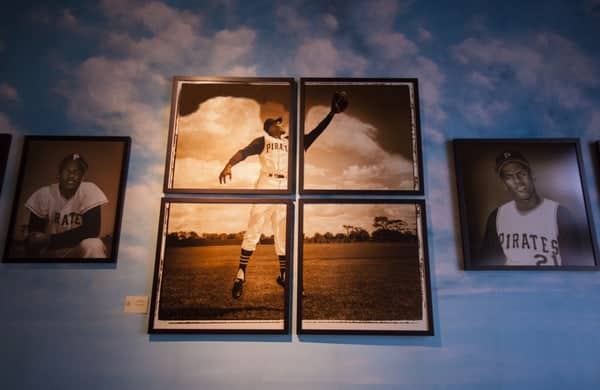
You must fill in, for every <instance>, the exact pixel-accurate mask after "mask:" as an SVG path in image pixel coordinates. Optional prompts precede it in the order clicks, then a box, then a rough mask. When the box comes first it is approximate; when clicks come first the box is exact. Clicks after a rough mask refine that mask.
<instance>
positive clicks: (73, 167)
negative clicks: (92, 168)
mask: <svg viewBox="0 0 600 390" xmlns="http://www.w3.org/2000/svg"><path fill="white" fill-rule="evenodd" d="M58 180H59V183H60V188H62V189H63V190H67V191H75V190H77V188H79V185H80V184H81V181H82V180H83V171H82V170H81V167H80V166H79V164H78V163H77V162H76V161H69V162H67V163H66V164H65V166H64V167H63V169H62V170H61V171H60V174H59V176H58Z"/></svg>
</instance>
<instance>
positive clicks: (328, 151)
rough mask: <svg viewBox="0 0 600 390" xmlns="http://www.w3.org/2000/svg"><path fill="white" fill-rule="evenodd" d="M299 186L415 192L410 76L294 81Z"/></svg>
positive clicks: (418, 191) (414, 101) (419, 182)
mask: <svg viewBox="0 0 600 390" xmlns="http://www.w3.org/2000/svg"><path fill="white" fill-rule="evenodd" d="M300 96H301V97H300V113H299V115H300V137H299V139H300V150H303V151H304V153H301V154H300V156H299V161H300V191H301V192H302V193H304V194H311V193H333V194H335V193H339V194H343V193H351V194H360V193H373V194H406V195H423V193H424V191H423V163H422V150H421V129H420V120H419V92H418V82H417V79H359V78H346V79H344V78H304V79H301V80H300Z"/></svg>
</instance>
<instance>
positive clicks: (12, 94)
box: [0, 83, 19, 102]
mask: <svg viewBox="0 0 600 390" xmlns="http://www.w3.org/2000/svg"><path fill="white" fill-rule="evenodd" d="M0 99H3V100H8V101H13V102H17V101H19V93H18V92H17V89H16V88H15V87H13V86H12V85H10V84H8V83H0Z"/></svg>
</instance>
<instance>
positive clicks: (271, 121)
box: [263, 117, 283, 132]
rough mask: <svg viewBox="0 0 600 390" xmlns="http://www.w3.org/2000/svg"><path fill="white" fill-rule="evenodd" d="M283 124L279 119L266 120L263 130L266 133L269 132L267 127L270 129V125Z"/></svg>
mask: <svg viewBox="0 0 600 390" xmlns="http://www.w3.org/2000/svg"><path fill="white" fill-rule="evenodd" d="M281 122H283V119H282V118H281V117H279V118H275V119H273V118H267V120H266V121H265V123H264V125H263V130H264V131H266V132H269V127H271V125H272V124H274V123H281Z"/></svg>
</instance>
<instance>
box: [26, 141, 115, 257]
mask: <svg viewBox="0 0 600 390" xmlns="http://www.w3.org/2000/svg"><path fill="white" fill-rule="evenodd" d="M87 169H88V164H87V163H86V161H85V160H84V158H83V157H82V156H81V155H80V154H78V153H72V154H69V155H67V156H66V157H65V158H63V159H62V160H61V162H60V164H59V167H58V183H54V184H51V185H48V186H45V187H42V188H40V189H38V190H37V191H35V192H34V193H33V195H31V196H30V197H29V199H28V200H27V202H25V207H26V208H27V209H29V211H30V215H29V223H28V234H27V236H26V237H25V251H26V253H27V255H28V256H31V257H54V258H56V257H63V258H106V248H105V246H104V243H103V242H102V240H101V239H100V238H99V235H100V225H101V213H100V207H101V206H102V205H104V204H106V203H107V202H108V199H107V198H106V195H105V194H104V192H102V190H101V189H100V188H98V186H97V185H96V184H94V183H91V182H87V181H83V179H84V175H85V173H86V172H87Z"/></svg>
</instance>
